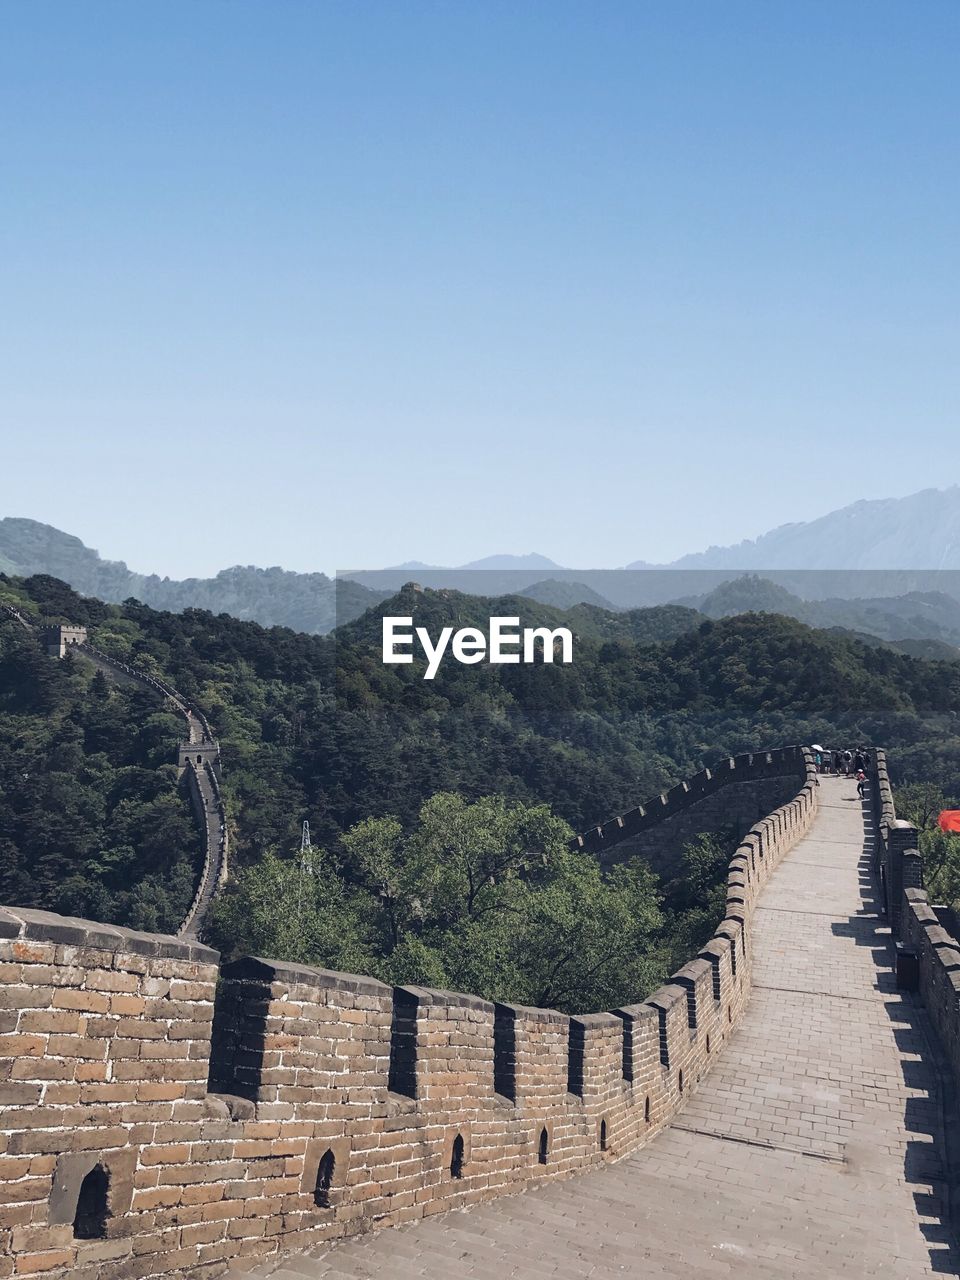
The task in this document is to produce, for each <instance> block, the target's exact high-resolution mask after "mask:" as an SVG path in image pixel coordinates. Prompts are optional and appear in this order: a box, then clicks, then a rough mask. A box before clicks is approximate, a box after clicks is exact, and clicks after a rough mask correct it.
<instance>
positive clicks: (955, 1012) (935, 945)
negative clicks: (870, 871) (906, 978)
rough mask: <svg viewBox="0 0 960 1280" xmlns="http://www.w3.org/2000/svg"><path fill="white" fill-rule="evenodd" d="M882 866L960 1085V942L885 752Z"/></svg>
mask: <svg viewBox="0 0 960 1280" xmlns="http://www.w3.org/2000/svg"><path fill="white" fill-rule="evenodd" d="M872 787H873V806H874V813H875V815H876V818H877V832H878V843H877V850H878V863H879V867H880V872H881V879H882V881H883V882H884V885H885V898H886V904H887V906H886V910H887V915H888V918H889V920H890V925H891V929H892V932H893V936H894V939H895V940H896V941H898V942H899V943H900V945H901V947H902V948H906V949H907V950H908V951H909V952H910V953H912V954H913V955H915V956H916V959H917V962H918V969H919V991H920V995H921V998H922V999H923V1003H924V1005H925V1006H926V1008H927V1010H928V1012H929V1013H930V1017H931V1019H932V1021H933V1023H934V1025H935V1026H936V1028H937V1033H938V1036H939V1039H940V1043H941V1046H942V1048H943V1049H944V1051H945V1053H946V1056H947V1060H948V1062H949V1064H950V1070H951V1072H952V1074H953V1077H954V1081H955V1083H956V1084H957V1085H958V1086H960V943H958V942H957V939H956V938H955V937H954V936H953V934H951V933H949V932H948V931H947V930H946V929H944V928H943V927H942V926H941V924H940V919H939V917H938V915H937V913H936V912H935V911H934V909H933V907H932V906H931V905H930V902H929V899H928V896H927V893H926V891H925V890H924V888H923V858H922V856H921V854H920V852H919V849H918V847H917V846H918V844H919V838H918V833H917V829H916V827H914V826H912V825H911V824H910V823H909V822H905V821H903V819H901V818H898V817H897V813H896V808H895V807H894V803H893V792H892V789H891V786H890V775H889V772H888V769H887V761H886V756H885V754H884V752H882V751H880V752H878V753H877V762H876V767H875V770H874V774H873V778H872Z"/></svg>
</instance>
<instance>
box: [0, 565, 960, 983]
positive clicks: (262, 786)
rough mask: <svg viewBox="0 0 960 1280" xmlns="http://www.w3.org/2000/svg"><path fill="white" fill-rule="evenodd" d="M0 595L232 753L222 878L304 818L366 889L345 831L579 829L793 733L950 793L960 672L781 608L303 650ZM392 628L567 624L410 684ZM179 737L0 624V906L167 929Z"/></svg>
mask: <svg viewBox="0 0 960 1280" xmlns="http://www.w3.org/2000/svg"><path fill="white" fill-rule="evenodd" d="M0 599H5V600H7V601H8V602H11V603H16V604H18V606H19V607H21V608H22V609H24V610H25V611H28V612H30V613H32V614H33V615H34V616H35V617H36V618H37V619H42V618H50V619H53V618H63V619H69V620H71V621H76V622H82V623H85V624H86V625H87V626H88V628H89V629H90V631H91V634H92V636H93V638H94V639H95V641H96V643H97V644H98V645H99V646H100V647H102V648H103V649H105V650H107V651H108V652H111V653H113V654H115V655H116V656H118V657H121V658H133V659H134V660H135V661H136V662H137V663H138V664H140V665H141V666H143V667H146V668H147V669H152V670H153V671H155V672H157V673H158V674H163V675H164V676H166V677H167V678H168V679H170V680H171V681H172V682H173V683H174V684H175V685H176V686H177V687H178V688H179V689H180V690H181V691H182V692H183V693H184V694H186V695H187V696H188V697H191V698H193V699H195V700H196V701H197V702H198V703H199V705H201V706H202V707H203V708H204V710H205V711H206V712H207V714H208V716H209V718H210V720H211V722H212V724H213V725H214V727H215V729H216V732H217V734H218V737H219V739H220V742H221V746H222V750H223V767H224V779H223V785H224V791H225V794H226V798H227V803H228V810H229V813H230V820H231V825H232V847H233V850H234V861H235V866H237V867H240V868H242V867H244V866H256V865H259V864H261V863H263V860H264V858H265V857H266V855H267V854H274V855H276V856H277V857H278V858H279V859H280V860H281V863H283V861H284V860H289V859H290V858H291V856H292V855H293V854H294V852H295V850H296V848H297V846H298V843H299V832H300V824H301V822H302V820H303V819H304V818H308V819H309V821H310V824H311V828H312V831H313V836H314V842H315V844H316V845H317V846H318V848H321V849H322V850H324V851H325V855H326V857H327V858H328V859H329V860H330V862H329V865H330V867H331V868H333V869H335V870H336V873H337V875H341V876H342V877H343V883H344V884H345V885H346V886H347V888H348V889H349V888H352V887H356V886H357V885H358V884H359V883H360V881H361V880H362V875H361V871H360V870H359V869H358V868H359V866H360V863H359V862H358V861H357V859H358V857H359V855H358V854H356V853H355V852H354V853H351V847H352V848H353V849H354V850H355V849H356V840H357V837H356V835H355V834H354V835H351V836H350V837H349V838H348V839H346V840H345V839H344V833H346V832H347V831H348V830H350V829H351V828H354V827H355V826H356V824H358V823H363V822H365V821H367V820H369V819H380V818H387V817H394V818H396V820H397V823H398V827H397V830H398V831H399V832H402V833H407V835H406V836H405V837H404V838H407V837H409V834H410V833H411V832H413V831H415V830H416V829H417V828H418V823H419V824H420V825H421V826H422V823H423V818H422V816H420V815H421V809H422V808H423V806H424V805H425V804H426V803H427V802H428V801H431V798H433V797H436V796H438V795H441V794H446V793H452V794H455V795H457V796H459V797H460V798H461V800H462V801H466V802H474V801H477V800H480V799H481V798H483V797H487V796H498V797H500V798H501V800H502V802H503V803H505V804H508V805H510V804H513V805H518V804H519V805H522V806H527V807H531V808H536V807H537V806H542V805H547V806H549V809H550V811H551V812H552V814H553V815H555V816H556V818H557V819H559V820H561V822H563V823H566V824H568V826H569V828H570V829H572V830H578V829H582V828H585V827H587V826H589V825H592V824H593V823H595V822H597V821H599V820H602V819H606V818H609V817H611V816H612V815H614V814H616V813H618V812H622V811H623V810H625V809H627V808H629V807H631V806H632V805H635V804H636V803H637V802H638V801H640V800H642V799H644V798H647V797H648V796H650V795H651V794H654V793H655V792H657V791H658V790H660V789H661V788H663V787H665V786H667V785H670V784H671V783H673V782H674V781H676V780H677V779H678V778H680V777H683V776H684V775H686V774H688V773H691V772H693V771H695V770H696V769H698V768H700V767H701V766H702V765H703V764H704V763H709V762H711V761H713V760H715V759H717V758H719V757H721V756H724V755H726V754H733V753H736V752H739V751H746V750H752V749H756V748H758V747H762V746H768V745H777V744H781V743H785V742H797V741H816V740H819V741H822V742H825V743H828V744H831V743H835V742H838V741H844V742H852V741H854V740H868V741H873V742H882V743H886V744H888V745H889V746H890V747H891V753H892V763H893V766H894V769H895V770H896V772H897V775H898V777H899V779H900V780H901V781H910V780H911V779H913V778H918V779H919V778H922V779H925V780H934V781H939V782H941V783H942V784H943V785H944V786H945V787H947V789H948V790H952V788H953V779H954V778H955V777H956V775H957V772H958V766H960V737H958V722H957V715H958V712H960V665H958V664H956V663H952V662H927V661H920V660H917V659H914V658H910V657H907V656H904V655H901V654H898V653H895V652H892V651H891V650H889V649H885V648H876V647H868V646H866V645H864V644H861V643H858V642H856V641H853V640H850V639H846V638H842V637H837V636H834V635H831V634H828V633H824V632H817V631H813V630H811V629H809V628H808V627H806V626H804V625H803V624H801V623H799V622H796V621H794V620H791V619H787V618H782V617H777V616H773V615H766V614H748V615H744V616H740V617H733V618H729V619H722V620H717V621H710V620H703V619H702V618H701V617H700V616H699V615H697V614H695V613H693V612H692V611H691V610H683V609H678V608H675V607H667V608H661V609H649V610H634V611H630V612H624V613H616V614H613V613H608V612H606V611H604V610H602V609H598V608H596V607H595V606H589V605H579V606H577V607H575V608H574V609H571V610H569V611H567V612H566V613H563V612H560V611H558V610H556V609H554V608H551V607H550V606H548V605H544V604H540V603H538V602H536V601H531V600H529V599H526V598H522V597H513V598H507V599H500V600H497V601H495V602H494V601H490V600H483V599H480V598H476V597H467V596H462V595H459V594H457V593H455V592H449V591H445V592H421V591H418V590H414V589H412V588H409V589H406V590H405V591H404V592H403V593H401V595H400V596H398V597H396V598H394V599H393V600H390V601H388V602H386V603H385V604H384V605H382V606H378V608H377V609H376V610H372V611H369V612H368V613H366V614H365V615H363V616H362V617H361V618H359V619H357V620H356V621H355V622H353V623H350V624H348V625H347V626H345V627H343V628H341V629H340V630H339V631H338V632H337V633H336V637H319V636H310V635H303V634H298V633H295V632H292V631H289V630H286V629H281V628H274V629H264V628H262V627H260V626H258V625H257V624H254V623H248V622H240V621H237V620H236V619H233V618H230V617H227V616H219V617H215V616H213V615H211V614H209V613H206V612H202V611H198V610H187V611H185V612H184V613H181V614H171V613H158V612H155V611H153V610H151V609H149V608H148V607H146V606H144V605H141V604H137V603H132V602H130V603H127V604H124V605H106V604H103V603H101V602H99V601H96V600H93V599H90V598H81V597H78V596H77V595H75V594H74V593H73V592H72V591H71V590H70V589H69V588H68V587H66V586H65V585H64V584H63V583H60V582H58V581H57V580H55V579H51V578H46V577H34V578H31V579H27V580H18V579H2V578H0ZM382 612H384V613H385V612H389V613H392V614H402V615H406V614H409V615H413V616H414V617H415V620H416V623H417V624H418V625H426V626H428V627H429V628H430V629H431V631H432V632H434V633H435V632H436V630H437V629H438V628H439V626H440V625H442V624H445V623H451V624H454V625H469V624H470V623H479V622H481V621H485V620H486V619H487V618H489V616H490V615H491V614H507V615H518V616H520V617H521V618H522V619H523V622H524V624H527V625H532V624H538V623H539V624H542V623H547V622H549V623H550V624H551V625H558V624H560V623H565V624H566V625H568V626H571V627H572V629H573V630H574V632H575V635H576V641H575V660H574V662H573V664H572V665H570V666H552V667H550V666H532V667H528V666H513V667H511V666H500V667H491V666H479V667H465V666H461V665H459V664H457V663H451V664H445V665H443V666H442V667H441V669H440V672H439V673H438V675H437V678H436V679H435V680H433V681H425V680H423V679H422V674H423V667H422V664H421V663H414V664H413V665H410V666H384V665H382V663H381V660H380V614H381V613H382ZM178 733H179V725H178V724H177V723H176V721H175V719H174V718H172V717H170V716H168V715H167V714H166V713H165V712H163V711H162V710H161V709H160V708H159V707H158V705H157V704H156V703H153V702H151V701H150V700H149V698H148V697H146V696H145V695H143V694H140V693H138V692H126V691H118V690H110V689H108V688H107V687H106V686H105V684H104V682H103V681H102V679H100V678H99V677H96V676H94V675H93V673H92V671H91V670H90V669H88V667H87V666H86V664H85V663H84V662H83V661H82V659H79V658H76V657H70V658H67V659H65V660H63V661H61V662H59V663H58V662H55V661H53V660H51V659H48V658H45V657H42V656H41V655H40V652H39V650H38V648H37V647H36V644H35V642H34V641H33V640H32V639H31V637H30V636H29V635H28V634H27V633H26V632H24V631H23V630H22V628H19V627H17V625H16V624H15V623H13V622H3V623H0V734H2V740H0V760H2V780H0V830H2V831H3V839H4V841H5V843H4V845H3V849H2V857H0V867H2V870H0V900H2V899H6V900H7V901H13V902H21V903H28V902H29V903H32V904H34V905H41V906H48V907H51V908H53V909H56V910H59V911H63V912H66V913H72V914H81V915H88V916H94V917H98V918H102V919H112V920H117V921H120V922H130V923H134V924H137V925H140V926H142V927H162V928H171V927H175V924H176V922H177V918H178V915H179V913H180V912H181V909H182V907H183V906H184V905H185V903H186V902H187V901H189V895H190V889H191V887H192V882H193V881H192V877H193V873H194V867H195V860H196V857H197V846H196V836H195V834H194V829H193V825H192V821H191V818H190V814H189V810H188V808H187V806H186V805H185V804H184V803H183V801H182V799H181V798H180V797H179V796H178V795H177V789H176V782H175V778H174V770H173V768H172V766H171V765H170V764H169V761H170V760H171V759H172V754H171V753H172V745H173V744H174V743H175V741H176V738H177V736H178ZM564 830H566V828H564ZM551 832H552V833H553V834H552V835H551V839H552V840H553V841H554V843H556V831H555V829H553V828H551ZM351 841H352V842H353V844H352V845H351ZM718 865H722V860H721V863H719V864H718ZM331 883H332V880H331ZM371 892H372V890H371ZM651 892H653V890H651ZM667 905H668V907H669V904H667ZM686 905H687V906H689V905H690V904H689V903H688V904H686ZM658 909H659V908H658ZM221 927H223V925H222V924H221ZM232 927H233V928H234V930H236V929H242V928H243V922H242V920H241V921H240V922H239V923H238V922H237V920H236V919H234V921H233V924H232ZM361 932H362V930H361ZM365 936H369V930H367V935H365ZM221 940H223V939H221ZM235 940H236V939H235V938H233V939H229V940H228V941H235ZM358 945H359V944H358ZM428 968H429V966H428Z"/></svg>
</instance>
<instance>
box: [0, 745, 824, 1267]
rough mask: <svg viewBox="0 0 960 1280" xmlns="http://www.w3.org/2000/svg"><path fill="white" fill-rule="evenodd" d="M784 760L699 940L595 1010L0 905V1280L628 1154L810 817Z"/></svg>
mask: <svg viewBox="0 0 960 1280" xmlns="http://www.w3.org/2000/svg"><path fill="white" fill-rule="evenodd" d="M791 750H792V751H793V753H794V754H793V756H792V757H791V758H792V759H793V760H795V761H797V762H799V764H801V765H802V767H803V770H804V773H803V777H802V779H800V780H799V781H798V783H797V791H796V793H795V795H794V797H793V798H792V799H791V800H790V801H789V802H788V803H787V804H785V805H783V806H781V807H780V808H778V809H777V810H776V811H775V812H774V813H772V814H770V815H769V816H768V817H766V818H764V819H763V820H762V821H760V822H758V823H756V824H755V826H754V827H753V828H752V829H751V831H750V832H749V833H748V834H747V835H746V836H745V838H744V840H743V842H742V843H741V845H740V847H739V849H738V850H737V853H736V855H735V856H734V858H733V859H732V861H731V864H730V871H729V875H728V894H727V917H726V919H725V920H724V921H723V922H722V924H721V925H720V926H719V928H718V930H717V932H716V934H715V936H714V937H713V938H712V939H711V940H710V941H709V942H708V943H707V944H706V946H705V947H704V948H703V949H702V951H701V952H700V955H699V956H698V957H697V958H695V959H693V960H691V961H690V962H689V963H688V964H686V965H684V966H683V968H682V969H680V970H679V971H678V972H677V973H676V974H674V975H673V976H672V978H671V979H670V981H669V982H668V983H667V984H666V985H665V986H663V987H661V988H660V989H659V990H658V991H656V992H654V993H653V995H652V996H651V997H650V998H649V999H648V1000H645V1001H643V1002H641V1003H639V1004H636V1005H632V1006H629V1007H627V1008H622V1009H617V1010H612V1011H609V1012H603V1013H587V1014H582V1015H576V1016H573V1017H569V1016H567V1015H565V1014H561V1013H558V1012H556V1011H555V1010H549V1009H531V1008H525V1007H522V1006H515V1005H506V1004H496V1005H495V1004H491V1003H489V1002H488V1001H485V1000H482V999H479V998H478V997H476V996H470V995H463V994H459V993H454V992H446V991H434V990H430V989H427V988H422V987H400V988H393V987H389V986H386V985H385V984H383V983H380V982H377V981H376V980H374V979H372V978H369V977H363V976H358V975H351V974H343V973H332V972H329V971H326V970H322V969H317V968H312V967H309V966H299V965H290V964H282V963H280V962H277V961H272V960H269V959H260V958H245V959H241V960H238V961H236V962H234V963H232V964H229V965H223V966H222V967H221V966H220V964H219V957H218V956H217V954H216V953H215V952H213V951H211V950H210V949H209V948H206V947H204V946H201V945H200V944H198V943H195V942H191V941H189V940H187V939H184V938H182V937H181V938H168V937H159V936H156V935H148V934H141V933H136V932H133V931H130V930H124V929H118V928H114V927H112V926H106V925H99V924H95V923H91V922H89V921H77V920H69V919H65V918H63V917H59V916H54V915H50V914H48V913H45V912H38V911H27V910H21V909H19V908H5V909H3V910H2V911H0V1104H2V1117H0V1277H3V1276H11V1275H17V1276H31V1275H41V1274H43V1275H53V1276H56V1277H65V1276H70V1277H73V1278H76V1280H133V1278H135V1277H159V1276H174V1275H176V1276H179V1275H189V1276H190V1277H195V1278H196V1280H205V1278H206V1277H212V1276H214V1275H217V1274H219V1273H220V1272H221V1271H222V1270H223V1268H224V1266H225V1264H226V1263H227V1262H228V1261H229V1260H231V1259H234V1258H237V1257H241V1256H242V1257H257V1256H261V1255H263V1254H267V1253H272V1252H274V1251H276V1250H277V1249H278V1248H281V1247H282V1248H287V1247H295V1246H299V1245H304V1244H307V1243H316V1242H318V1241H320V1240H322V1239H328V1238H335V1237H338V1236H343V1235H347V1234H350V1233H353V1232H356V1231H359V1230H365V1229H369V1228H370V1227H371V1226H382V1225H390V1224H395V1223H400V1222H403V1221H406V1220H409V1219H412V1218H416V1217H421V1216H425V1215H428V1214H432V1213H436V1212H439V1211H441V1210H444V1209H448V1208H452V1207H455V1206H458V1205H465V1204H469V1203H472V1202H474V1201H477V1200H480V1199H484V1198H488V1197H490V1196H495V1195H498V1194H502V1193H505V1192H510V1191H517V1190H520V1189H522V1188H523V1187H524V1186H528V1185H531V1184H532V1183H535V1182H537V1181H540V1180H542V1179H544V1178H552V1177H559V1176H564V1175H567V1174H570V1173H574V1172H577V1171H580V1170H585V1169H588V1168H593V1167H596V1166H597V1165H600V1164H602V1163H604V1162H605V1161H608V1160H613V1159H616V1158H618V1157H620V1156H623V1155H624V1154H626V1153H628V1152H630V1151H632V1150H635V1149H636V1148H638V1147H639V1146H642V1145H643V1144H644V1143H645V1142H646V1141H648V1140H649V1138H650V1137H651V1136H652V1135H653V1134H654V1133H656V1132H657V1131H658V1130H659V1129H660V1128H662V1127H663V1126H664V1125H665V1124H666V1123H667V1122H668V1121H669V1120H670V1119H671V1118H672V1117H673V1116H674V1115H675V1113H676V1112H677V1110H678V1109H679V1108H680V1107H681V1106H682V1104H683V1101H684V1098H685V1097H687V1096H689V1094H690V1093H691V1092H693V1091H695V1090H696V1087H697V1084H698V1082H699V1080H700V1079H701V1077H702V1076H703V1075H704V1073H705V1072H706V1071H707V1070H708V1069H709V1067H710V1064H711V1062H712V1061H713V1060H714V1058H715V1057H716V1056H717V1054H719V1053H720V1052H721V1051H722V1047H723V1044H724V1042H725V1040H726V1039H727V1038H728V1037H729V1035H730V1033H731V1031H732V1030H733V1028H734V1027H735V1026H736V1025H737V1023H738V1021H739V1019H740V1015H741V1013H742V1010H743V1008H744V1005H745V1003H746V1001H747V999H748V996H749V990H750V978H751V952H752V948H751V928H750V926H751V918H752V911H753V906H754V903H755V902H756V899H757V897H758V895H759V893H760V892H761V890H762V888H763V886H764V884H765V882H766V880H767V879H768V877H769V875H770V874H771V872H772V870H773V869H774V868H775V867H776V865H777V864H778V862H779V860H780V858H781V857H782V856H783V854H784V853H785V852H786V851H787V850H788V849H789V848H791V847H792V845H793V844H794V843H795V842H796V841H797V840H798V839H799V838H800V837H801V836H802V835H803V834H804V833H805V832H806V830H807V829H808V827H809V825H810V823H811V821H812V819H813V817H814V814H815V811H816V804H817V789H816V777H815V773H814V770H813V765H812V761H811V759H810V756H809V753H804V752H801V751H799V749H791ZM771 754H774V753H771ZM693 793H694V792H692V791H691V794H693Z"/></svg>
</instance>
